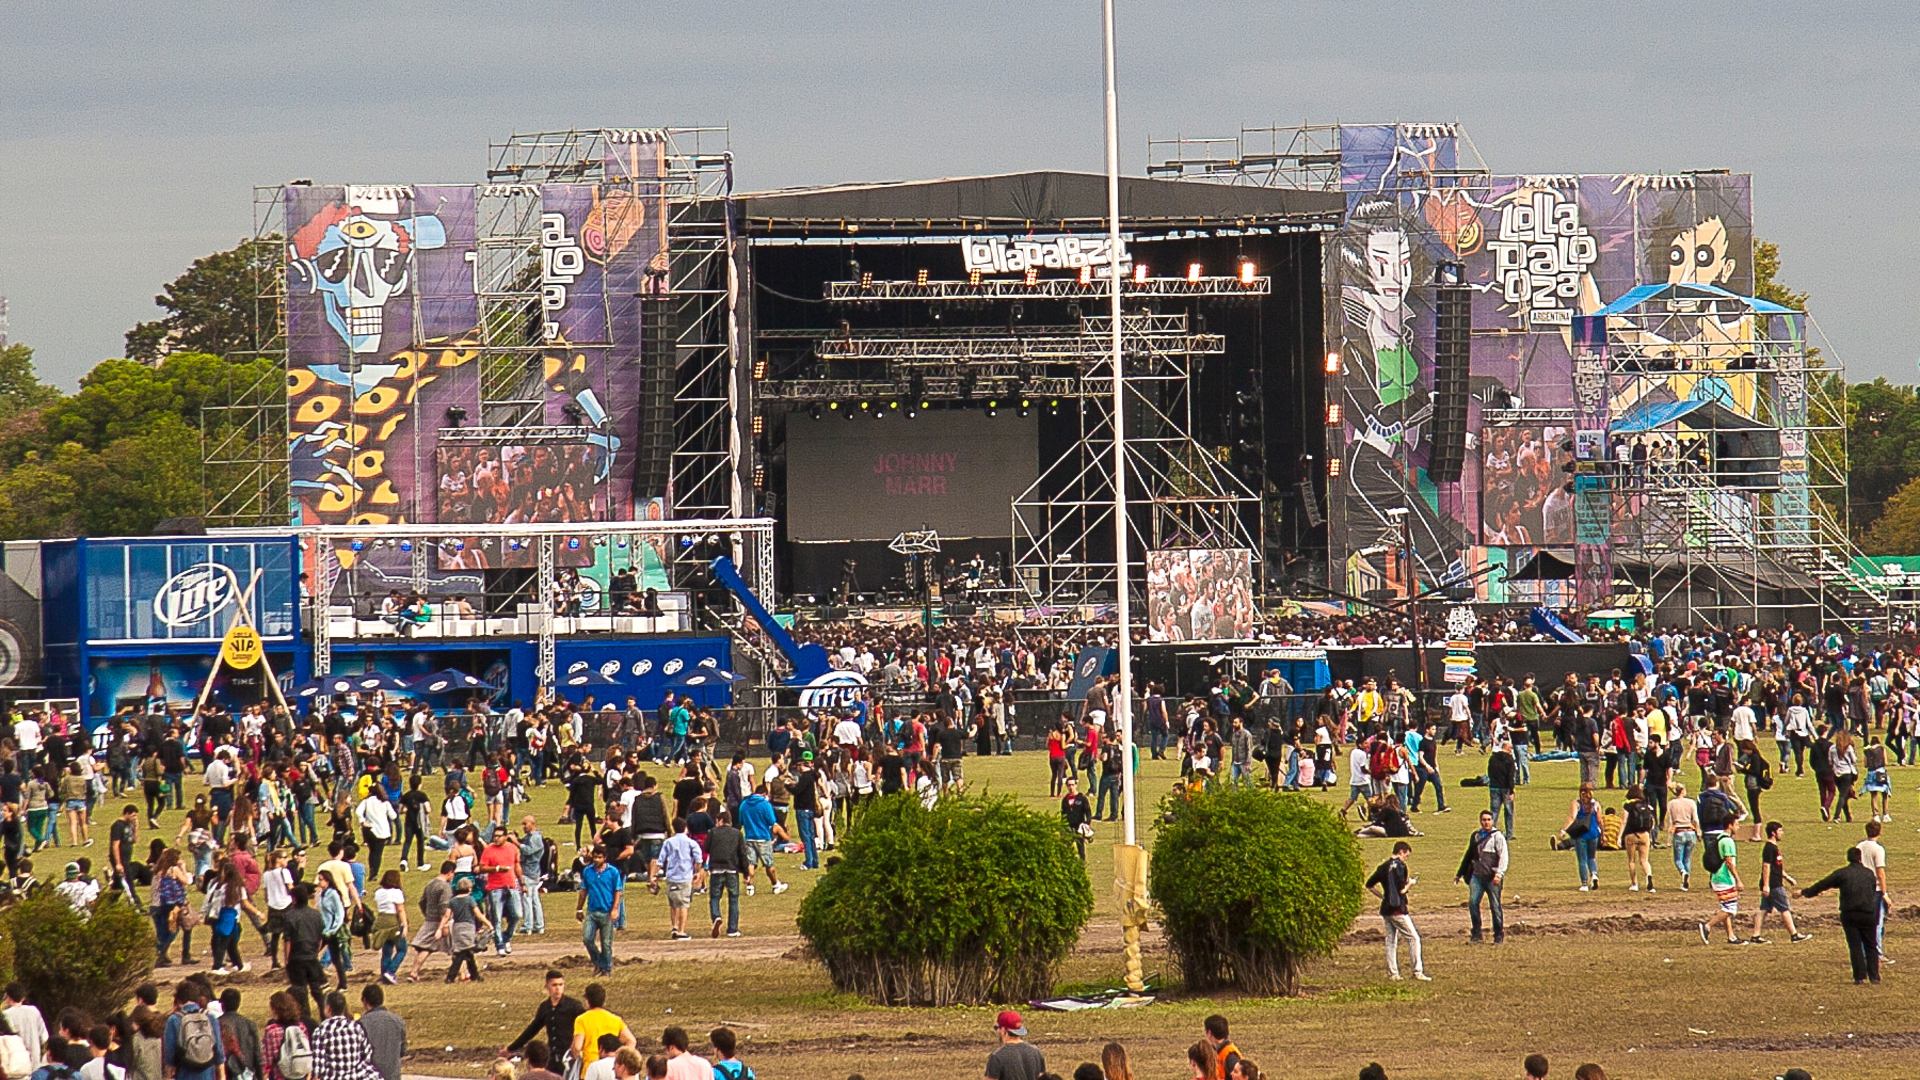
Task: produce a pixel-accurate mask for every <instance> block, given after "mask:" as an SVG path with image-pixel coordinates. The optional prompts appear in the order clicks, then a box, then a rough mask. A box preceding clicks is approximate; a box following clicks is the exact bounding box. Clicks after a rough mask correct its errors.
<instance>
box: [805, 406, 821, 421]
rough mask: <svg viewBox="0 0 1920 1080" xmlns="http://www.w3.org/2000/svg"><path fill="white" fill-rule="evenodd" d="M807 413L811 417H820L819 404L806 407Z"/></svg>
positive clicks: (816, 418)
mask: <svg viewBox="0 0 1920 1080" xmlns="http://www.w3.org/2000/svg"><path fill="white" fill-rule="evenodd" d="M807 415H808V416H811V417H813V418H814V419H815V420H818V419H820V406H818V405H815V406H813V407H812V408H810V409H808V410H807Z"/></svg>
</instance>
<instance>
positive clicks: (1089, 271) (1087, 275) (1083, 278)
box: [1080, 266, 1093, 285]
mask: <svg viewBox="0 0 1920 1080" xmlns="http://www.w3.org/2000/svg"><path fill="white" fill-rule="evenodd" d="M1080 284H1082V285H1091V284H1093V267H1091V266H1083V267H1081V268H1080Z"/></svg>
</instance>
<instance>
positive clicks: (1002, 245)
mask: <svg viewBox="0 0 1920 1080" xmlns="http://www.w3.org/2000/svg"><path fill="white" fill-rule="evenodd" d="M960 262H961V264H962V266H963V267H964V268H965V269H966V271H967V272H968V273H970V274H971V273H976V272H977V273H981V274H1019V273H1024V272H1025V271H1028V270H1079V269H1081V268H1083V267H1093V266H1111V265H1112V264H1113V240H1112V238H1110V237H1105V236H1030V237H1026V238H1023V239H1019V240H1015V239H1011V238H1009V237H1005V236H980V237H972V236H969V237H964V238H962V239H961V241H960ZM1126 262H1127V252H1126V246H1125V245H1124V244H1122V245H1121V249H1120V263H1121V265H1122V266H1125V265H1126Z"/></svg>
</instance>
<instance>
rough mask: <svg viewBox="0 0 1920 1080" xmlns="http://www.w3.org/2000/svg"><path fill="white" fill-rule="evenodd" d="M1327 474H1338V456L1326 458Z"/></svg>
mask: <svg viewBox="0 0 1920 1080" xmlns="http://www.w3.org/2000/svg"><path fill="white" fill-rule="evenodd" d="M1327 475H1328V476H1339V475H1340V459H1339V458H1337V457H1330V458H1328V459H1327Z"/></svg>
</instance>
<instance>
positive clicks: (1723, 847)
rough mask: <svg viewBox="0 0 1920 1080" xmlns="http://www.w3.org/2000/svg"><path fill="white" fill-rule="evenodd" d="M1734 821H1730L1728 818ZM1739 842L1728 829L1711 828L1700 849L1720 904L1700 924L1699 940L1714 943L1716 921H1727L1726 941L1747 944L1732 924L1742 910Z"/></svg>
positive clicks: (1714, 896)
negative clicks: (1712, 932) (1738, 856)
mask: <svg viewBox="0 0 1920 1080" xmlns="http://www.w3.org/2000/svg"><path fill="white" fill-rule="evenodd" d="M1729 824H1731V822H1729ZM1738 850H1739V844H1738V843H1736V842H1735V841H1734V839H1733V835H1732V834H1731V833H1730V832H1729V831H1727V830H1726V829H1718V830H1715V829H1712V828H1709V829H1708V831H1707V835H1706V843H1705V844H1704V846H1702V847H1701V849H1700V865H1701V866H1702V867H1703V868H1705V869H1706V871H1707V873H1708V874H1709V875H1711V876H1710V877H1709V878H1708V879H1707V880H1708V882H1709V883H1710V884H1711V885H1712V886H1713V898H1714V900H1715V901H1717V902H1718V903H1719V905H1720V910H1719V911H1717V912H1715V913H1714V914H1713V915H1712V916H1711V917H1709V918H1708V919H1707V921H1705V922H1703V923H1701V924H1700V928H1699V929H1700V943H1701V944H1702V945H1708V944H1712V942H1713V936H1712V934H1711V931H1712V929H1713V925H1714V924H1715V923H1718V922H1724V923H1726V926H1727V944H1729V945H1744V944H1745V943H1746V942H1745V941H1744V940H1742V939H1741V937H1740V932H1739V931H1737V930H1735V929H1734V928H1733V920H1734V918H1735V917H1736V916H1738V915H1739V914H1740V889H1741V884H1740V867H1739V864H1738V860H1737V858H1736V854H1737V852H1738Z"/></svg>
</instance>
